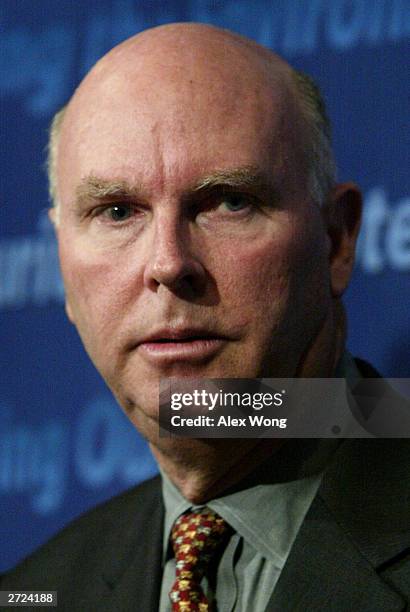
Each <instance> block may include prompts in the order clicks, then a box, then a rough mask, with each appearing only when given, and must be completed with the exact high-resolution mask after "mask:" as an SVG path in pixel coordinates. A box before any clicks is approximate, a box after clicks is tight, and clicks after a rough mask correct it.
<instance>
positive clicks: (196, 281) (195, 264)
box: [144, 218, 205, 293]
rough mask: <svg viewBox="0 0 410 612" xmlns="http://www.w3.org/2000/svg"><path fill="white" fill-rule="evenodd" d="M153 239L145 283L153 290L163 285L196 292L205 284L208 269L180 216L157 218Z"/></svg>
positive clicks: (145, 272) (145, 273)
mask: <svg viewBox="0 0 410 612" xmlns="http://www.w3.org/2000/svg"><path fill="white" fill-rule="evenodd" d="M151 240H152V242H151V245H150V257H149V260H148V262H147V265H146V267H145V270H144V285H145V286H146V287H148V288H149V289H150V290H151V291H158V290H159V288H160V287H161V286H163V287H167V288H168V289H171V290H173V291H182V290H189V291H190V292H191V293H192V292H194V293H197V292H198V291H199V290H200V288H202V287H203V283H204V280H205V269H204V266H203V265H202V263H201V261H200V260H199V258H198V257H197V256H195V255H194V253H193V252H192V248H191V240H190V235H189V226H188V223H187V222H184V220H181V219H178V218H175V219H172V218H167V219H164V218H162V219H157V222H156V223H155V226H154V232H153V235H152V237H151Z"/></svg>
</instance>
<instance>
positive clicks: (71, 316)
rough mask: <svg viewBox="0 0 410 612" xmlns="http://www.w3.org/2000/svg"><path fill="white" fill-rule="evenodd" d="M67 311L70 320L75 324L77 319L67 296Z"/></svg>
mask: <svg viewBox="0 0 410 612" xmlns="http://www.w3.org/2000/svg"><path fill="white" fill-rule="evenodd" d="M65 312H66V315H67V317H68V320H69V321H70V323H72V324H73V325H75V319H74V314H73V310H72V308H71V306H70V303H69V302H68V300H67V296H66V299H65Z"/></svg>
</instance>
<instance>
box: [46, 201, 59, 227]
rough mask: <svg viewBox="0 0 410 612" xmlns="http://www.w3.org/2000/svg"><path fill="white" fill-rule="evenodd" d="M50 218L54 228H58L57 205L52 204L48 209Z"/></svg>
mask: <svg viewBox="0 0 410 612" xmlns="http://www.w3.org/2000/svg"><path fill="white" fill-rule="evenodd" d="M48 218H49V219H50V221H51V223H52V225H53V226H54V228H56V227H57V211H56V209H55V206H52V207H51V208H49V209H48Z"/></svg>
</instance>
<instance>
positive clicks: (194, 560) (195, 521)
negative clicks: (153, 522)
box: [169, 508, 231, 612]
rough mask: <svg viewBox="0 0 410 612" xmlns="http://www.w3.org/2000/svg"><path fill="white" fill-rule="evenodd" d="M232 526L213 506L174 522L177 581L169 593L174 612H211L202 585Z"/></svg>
mask: <svg viewBox="0 0 410 612" xmlns="http://www.w3.org/2000/svg"><path fill="white" fill-rule="evenodd" d="M230 533H231V528H230V527H229V525H228V524H227V523H226V522H225V521H224V519H223V518H221V517H220V516H218V515H217V514H216V513H215V512H213V511H212V510H209V508H205V509H204V510H202V511H201V512H192V513H189V514H182V515H181V516H180V517H179V518H178V519H177V520H176V521H175V523H174V526H173V528H172V532H171V542H172V546H173V548H174V553H175V563H176V580H175V582H174V584H173V586H172V589H171V591H170V592H169V596H170V599H171V602H172V612H208V611H210V610H211V607H210V605H209V601H208V599H207V598H206V597H205V594H204V592H203V590H202V588H201V585H200V583H201V580H202V578H203V576H204V575H205V574H206V572H207V569H208V567H209V565H210V561H211V560H212V558H213V557H214V555H215V554H216V553H217V551H218V550H219V551H220V550H221V547H222V546H223V544H225V543H226V541H227V540H228V537H229V535H230Z"/></svg>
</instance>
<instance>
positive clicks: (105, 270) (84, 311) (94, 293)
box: [59, 240, 130, 348]
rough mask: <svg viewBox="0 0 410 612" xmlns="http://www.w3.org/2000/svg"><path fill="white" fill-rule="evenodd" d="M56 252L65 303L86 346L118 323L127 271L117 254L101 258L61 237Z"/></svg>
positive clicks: (95, 341) (127, 290)
mask: <svg viewBox="0 0 410 612" xmlns="http://www.w3.org/2000/svg"><path fill="white" fill-rule="evenodd" d="M59 251H60V263H61V272H62V276H63V279H64V286H65V290H66V299H67V305H68V308H69V309H70V311H71V314H72V317H73V323H74V324H75V325H76V326H77V328H78V331H79V333H80V335H81V337H82V339H83V341H84V343H85V344H86V346H87V348H88V347H89V345H90V344H98V343H99V341H104V338H106V337H107V336H108V335H109V334H110V333H111V331H112V329H113V328H114V326H115V322H117V324H118V320H119V318H120V316H121V313H122V312H123V311H124V309H125V304H126V300H127V295H128V292H129V285H130V281H129V278H128V270H127V268H126V266H125V265H124V266H122V265H121V258H119V257H118V255H114V254H111V256H107V257H101V254H98V253H93V252H91V250H89V249H87V248H84V247H83V245H79V244H76V242H75V241H74V242H69V241H68V240H67V241H65V240H60V247H59Z"/></svg>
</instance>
